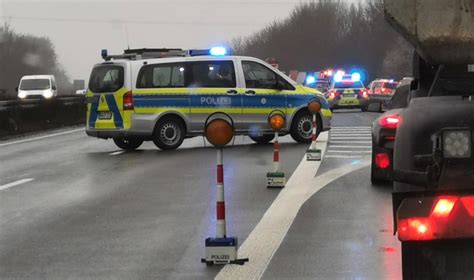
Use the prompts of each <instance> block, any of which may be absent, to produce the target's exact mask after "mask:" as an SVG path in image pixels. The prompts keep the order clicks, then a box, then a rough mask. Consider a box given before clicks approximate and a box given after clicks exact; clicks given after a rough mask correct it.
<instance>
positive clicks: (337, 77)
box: [334, 71, 344, 83]
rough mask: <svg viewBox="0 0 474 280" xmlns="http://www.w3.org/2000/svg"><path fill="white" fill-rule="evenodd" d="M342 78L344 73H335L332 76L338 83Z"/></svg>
mask: <svg viewBox="0 0 474 280" xmlns="http://www.w3.org/2000/svg"><path fill="white" fill-rule="evenodd" d="M343 78H344V71H337V72H336V74H334V81H335V82H336V83H337V82H340V81H342V79H343Z"/></svg>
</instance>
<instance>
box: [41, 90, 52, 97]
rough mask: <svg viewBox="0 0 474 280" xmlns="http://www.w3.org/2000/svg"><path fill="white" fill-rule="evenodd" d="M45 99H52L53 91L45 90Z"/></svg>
mask: <svg viewBox="0 0 474 280" xmlns="http://www.w3.org/2000/svg"><path fill="white" fill-rule="evenodd" d="M43 97H44V98H51V97H53V92H52V91H51V90H45V91H44V93H43Z"/></svg>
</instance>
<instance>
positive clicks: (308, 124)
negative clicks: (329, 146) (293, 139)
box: [298, 116, 313, 138]
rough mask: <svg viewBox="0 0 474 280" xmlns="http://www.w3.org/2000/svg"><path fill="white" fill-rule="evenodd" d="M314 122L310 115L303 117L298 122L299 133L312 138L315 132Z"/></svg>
mask: <svg viewBox="0 0 474 280" xmlns="http://www.w3.org/2000/svg"><path fill="white" fill-rule="evenodd" d="M312 126H313V124H312V120H311V118H310V117H307V116H305V117H302V118H301V119H300V121H299V122H298V133H299V134H300V135H301V136H302V137H304V138H310V137H311V134H312V132H313V127H312Z"/></svg>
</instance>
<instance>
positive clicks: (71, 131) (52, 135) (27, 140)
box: [0, 128, 84, 147]
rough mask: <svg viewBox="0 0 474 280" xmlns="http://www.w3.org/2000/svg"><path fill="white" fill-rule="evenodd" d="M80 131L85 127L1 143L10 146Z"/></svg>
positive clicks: (0, 145) (1, 145)
mask: <svg viewBox="0 0 474 280" xmlns="http://www.w3.org/2000/svg"><path fill="white" fill-rule="evenodd" d="M78 131H84V128H81V129H74V130H68V131H64V132H59V133H54V134H49V135H45V136H40V137H35V138H29V139H25V140H19V141H13V142H8V143H3V144H0V147H4V146H8V145H14V144H21V143H25V142H31V141H36V140H41V139H46V138H51V137H56V136H60V135H65V134H70V133H74V132H78Z"/></svg>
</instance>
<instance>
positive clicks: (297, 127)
mask: <svg viewBox="0 0 474 280" xmlns="http://www.w3.org/2000/svg"><path fill="white" fill-rule="evenodd" d="M312 122H313V116H312V115H311V113H310V112H308V111H302V112H299V113H298V114H296V116H295V117H294V118H293V123H292V124H291V129H290V134H291V138H293V139H294V140H295V141H296V142H298V143H311V138H312V135H311V134H312V131H313V127H312ZM321 130H322V124H321V119H320V117H319V115H317V117H316V135H319V133H321Z"/></svg>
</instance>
